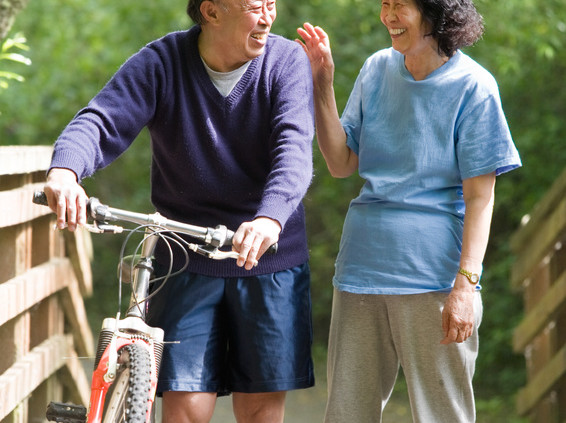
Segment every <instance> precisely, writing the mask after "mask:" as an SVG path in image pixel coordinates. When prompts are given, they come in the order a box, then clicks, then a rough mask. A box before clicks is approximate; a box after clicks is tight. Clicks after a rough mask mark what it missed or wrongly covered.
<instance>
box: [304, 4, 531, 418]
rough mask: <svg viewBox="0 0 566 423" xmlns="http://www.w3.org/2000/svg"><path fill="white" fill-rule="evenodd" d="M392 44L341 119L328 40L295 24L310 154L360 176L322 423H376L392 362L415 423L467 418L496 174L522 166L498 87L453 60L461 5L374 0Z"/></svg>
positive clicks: (367, 67) (345, 238) (473, 25)
mask: <svg viewBox="0 0 566 423" xmlns="http://www.w3.org/2000/svg"><path fill="white" fill-rule="evenodd" d="M381 21H382V23H383V24H384V25H385V27H386V28H387V31H388V32H389V34H390V36H391V40H392V48H387V49H384V50H380V51H378V52H376V53H375V54H373V55H372V56H371V57H369V58H368V59H367V61H366V62H365V64H364V66H363V68H362V69H361V71H360V74H359V76H358V78H357V80H356V83H355V85H354V88H353V91H352V93H351V95H350V99H349V101H348V103H347V105H346V108H345V110H344V112H343V114H342V117H341V118H340V117H339V115H338V111H337V107H336V101H335V98H334V91H333V75H334V64H333V60H332V55H331V51H330V43H329V39H328V36H327V34H326V33H325V32H324V31H323V30H322V29H321V28H319V27H313V26H312V25H310V24H308V23H306V24H304V27H303V28H299V29H298V33H299V35H300V36H301V37H302V39H303V40H302V41H299V42H300V43H301V44H302V45H303V48H304V49H305V51H306V53H307V55H308V57H309V59H310V61H311V68H312V74H313V80H314V90H315V111H316V129H317V139H318V144H319V148H320V150H321V152H322V154H323V156H324V158H325V160H326V163H327V165H328V169H329V170H330V172H331V174H332V175H333V176H335V177H347V176H349V175H351V174H352V173H353V172H355V171H356V170H357V171H358V172H359V174H360V175H361V177H362V178H364V179H365V185H364V186H363V188H362V189H361V192H360V194H359V196H358V197H357V198H355V199H354V200H352V202H351V203H350V208H349V210H348V214H347V217H346V220H345V223H344V228H343V233H342V240H341V243H340V252H339V254H338V257H337V260H336V270H335V276H334V280H333V284H334V287H335V291H334V301H333V307H332V322H331V327H330V341H329V355H328V384H329V385H328V389H329V398H328V406H327V410H326V420H325V421H327V422H356V423H361V422H363V423H367V422H380V421H381V415H382V410H383V407H384V406H385V404H386V402H387V400H388V398H389V397H390V395H391V392H392V390H393V387H394V384H395V380H396V377H397V374H398V371H399V366H402V368H403V372H404V374H405V377H406V380H407V386H408V390H409V397H410V401H411V408H412V413H413V419H414V421H415V422H425V423H430V422H439V423H447V422H450V423H455V422H472V421H475V406H474V396H473V389H472V377H473V374H474V368H475V360H476V357H477V353H478V326H479V324H480V321H481V316H482V302H481V297H480V289H481V285H480V278H481V273H482V261H483V258H484V254H485V251H486V246H487V243H488V237H489V228H490V223H491V217H492V209H493V201H494V186H495V178H496V176H497V175H499V174H501V173H504V172H507V171H509V170H512V169H514V168H517V167H519V166H521V161H520V158H519V155H518V152H517V150H516V148H515V146H514V144H513V141H512V138H511V135H510V132H509V128H508V125H507V122H506V119H505V116H504V114H503V111H502V107H501V101H500V97H499V91H498V87H497V83H496V82H495V80H494V78H493V77H492V76H491V75H490V74H489V73H488V72H487V71H486V70H485V69H484V68H482V67H481V66H480V65H479V64H477V63H476V62H475V61H473V60H472V59H471V58H470V57H468V56H467V55H466V54H464V53H463V52H461V51H460V50H459V49H460V48H461V47H465V46H469V45H472V44H473V43H475V42H476V41H477V40H478V39H479V38H480V37H481V35H482V33H483V24H482V17H481V16H480V15H479V14H478V12H477V11H476V9H475V7H474V5H473V3H472V1H471V0H460V1H454V0H384V1H383V2H382V8H381Z"/></svg>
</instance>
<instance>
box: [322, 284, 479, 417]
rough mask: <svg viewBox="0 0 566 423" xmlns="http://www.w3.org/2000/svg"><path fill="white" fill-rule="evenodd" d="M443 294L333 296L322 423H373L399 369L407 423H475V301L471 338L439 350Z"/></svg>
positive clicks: (476, 325) (381, 408)
mask: <svg viewBox="0 0 566 423" xmlns="http://www.w3.org/2000/svg"><path fill="white" fill-rule="evenodd" d="M447 296H448V294H446V293H427V294H417V295H362V294H351V293H348V292H341V291H337V290H334V299H333V304H332V320H331V324H330V339H329V347H328V369H327V371H328V404H327V408H326V416H325V420H324V421H325V422H326V423H373V422H377V423H380V422H381V421H382V418H381V415H382V411H383V408H384V407H385V404H386V403H387V400H388V399H389V397H390V396H391V393H392V391H393V387H394V385H395V380H396V378H397V374H398V371H399V365H401V366H402V367H403V373H404V374H405V377H406V380H407V387H408V391H409V398H410V402H411V411H412V414H413V421H414V422H417V423H459V422H462V423H464V422H466V423H469V422H474V421H475V403H474V395H473V388H472V377H473V374H474V369H475V361H476V357H477V354H478V327H479V325H480V323H481V316H482V312H483V307H482V301H481V295H480V293H479V292H478V293H477V294H476V298H475V302H474V313H475V319H476V321H475V326H474V333H473V334H472V336H471V337H470V338H469V339H467V340H466V341H465V342H463V343H461V344H455V343H453V344H450V345H441V344H440V341H441V340H442V339H443V338H444V336H443V332H442V318H441V313H442V308H443V307H444V302H445V301H446V297H447Z"/></svg>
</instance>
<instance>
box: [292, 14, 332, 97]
mask: <svg viewBox="0 0 566 423" xmlns="http://www.w3.org/2000/svg"><path fill="white" fill-rule="evenodd" d="M297 33H298V34H299V35H300V36H301V38H302V40H300V39H296V40H295V41H297V42H298V43H299V44H301V45H302V46H303V49H304V50H305V53H306V54H307V56H308V58H309V60H310V62H311V69H312V76H313V81H314V84H315V86H316V85H319V84H325V83H326V84H328V83H330V84H332V82H333V79H334V61H333V60H332V53H331V51H330V39H329V38H328V35H327V34H326V32H324V30H323V29H322V28H320V27H318V26H312V25H311V24H310V23H308V22H306V23H305V24H304V25H303V28H297Z"/></svg>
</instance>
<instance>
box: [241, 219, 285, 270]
mask: <svg viewBox="0 0 566 423" xmlns="http://www.w3.org/2000/svg"><path fill="white" fill-rule="evenodd" d="M280 232H281V225H280V224H279V222H277V221H276V220H273V219H269V218H267V217H258V218H256V219H254V220H253V221H251V222H244V223H242V224H241V225H240V227H239V228H238V230H237V231H236V233H235V234H234V237H233V238H232V246H233V247H234V250H235V251H238V252H239V253H240V257H238V260H237V262H236V264H237V265H238V266H240V267H242V266H244V267H245V269H246V270H251V269H252V268H253V267H254V266H255V265H256V264H257V261H258V260H259V258H260V257H261V256H262V255H263V254H264V253H265V252H266V251H267V249H268V248H269V247H271V246H272V245H273V244H275V243H276V242H277V241H278V240H279V233H280Z"/></svg>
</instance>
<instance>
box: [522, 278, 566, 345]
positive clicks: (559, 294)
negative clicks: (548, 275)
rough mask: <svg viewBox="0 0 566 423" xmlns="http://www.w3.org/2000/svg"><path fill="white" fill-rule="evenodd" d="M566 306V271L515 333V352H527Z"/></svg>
mask: <svg viewBox="0 0 566 423" xmlns="http://www.w3.org/2000/svg"><path fill="white" fill-rule="evenodd" d="M564 304H566V271H565V272H563V273H562V275H561V276H560V278H559V279H558V280H557V281H556V282H555V283H554V284H553V285H552V286H551V287H550V289H549V290H548V291H547V292H546V294H545V295H544V296H543V297H542V299H541V300H540V302H539V303H538V304H537V305H536V306H535V307H534V308H533V309H532V310H531V311H530V312H529V313H528V314H527V315H526V316H525V318H524V319H523V321H522V322H521V323H520V324H519V326H517V327H516V328H515V330H514V332H513V350H514V351H515V352H516V353H519V352H522V351H524V350H525V348H526V347H527V345H529V344H530V343H531V341H532V340H533V339H534V337H535V336H537V335H538V334H539V333H540V332H542V330H543V329H544V328H545V327H546V326H547V325H548V323H550V320H551V319H552V318H553V317H554V316H556V314H557V313H558V312H559V311H560V309H561V307H562V306H563V305H564Z"/></svg>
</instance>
